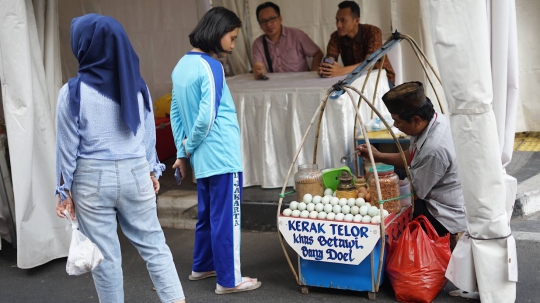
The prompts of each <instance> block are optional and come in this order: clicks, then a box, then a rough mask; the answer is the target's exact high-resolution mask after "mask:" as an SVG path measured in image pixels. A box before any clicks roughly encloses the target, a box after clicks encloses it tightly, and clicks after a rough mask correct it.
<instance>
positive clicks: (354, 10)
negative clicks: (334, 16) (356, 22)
mask: <svg viewBox="0 0 540 303" xmlns="http://www.w3.org/2000/svg"><path fill="white" fill-rule="evenodd" d="M338 7H339V9H344V8H350V9H351V15H352V16H353V18H360V6H358V3H356V2H354V1H343V2H341V3H340V4H338Z"/></svg>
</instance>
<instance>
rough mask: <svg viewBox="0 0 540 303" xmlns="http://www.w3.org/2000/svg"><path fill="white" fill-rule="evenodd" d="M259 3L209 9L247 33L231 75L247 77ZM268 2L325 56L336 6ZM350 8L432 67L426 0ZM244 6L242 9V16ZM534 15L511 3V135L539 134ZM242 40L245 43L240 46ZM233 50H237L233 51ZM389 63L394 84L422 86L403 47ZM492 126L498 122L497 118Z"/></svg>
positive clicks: (220, 0)
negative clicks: (515, 71) (407, 39)
mask: <svg viewBox="0 0 540 303" xmlns="http://www.w3.org/2000/svg"><path fill="white" fill-rule="evenodd" d="M263 2H265V0H213V4H214V6H216V5H223V6H225V7H227V8H229V9H231V10H233V11H235V12H236V13H237V14H238V15H239V16H240V18H241V19H242V21H243V22H244V24H249V27H250V29H251V30H250V31H246V30H245V27H244V31H243V32H242V34H241V35H240V37H239V40H237V46H236V50H235V53H233V55H232V60H231V61H232V65H233V69H234V71H235V74H240V73H247V72H249V70H250V67H251V42H252V41H253V40H254V39H255V38H257V37H258V36H259V35H261V34H262V31H261V29H260V27H259V25H258V23H257V18H256V16H255V9H256V8H257V5H259V4H261V3H263ZM273 2H275V3H276V4H278V5H279V6H280V8H281V14H282V16H283V24H284V25H285V26H291V27H297V28H300V29H302V30H304V31H305V32H306V33H307V34H308V35H309V36H310V37H311V39H313V41H315V43H316V44H317V45H319V47H321V49H322V50H323V53H326V44H327V43H328V40H329V38H330V34H331V33H332V32H333V31H334V30H335V22H334V17H335V14H336V11H337V4H338V3H339V2H341V1H340V0H316V1H311V0H302V1H285V0H275V1H273ZM356 2H358V4H359V5H360V9H361V14H362V16H361V19H360V22H362V23H369V24H373V25H376V26H378V27H379V28H381V30H382V32H383V39H386V38H387V37H388V36H390V33H391V32H392V31H393V30H398V31H399V32H401V33H404V34H408V35H410V36H411V37H412V38H413V39H415V40H416V41H417V42H418V44H419V45H420V46H421V47H422V49H423V50H424V52H425V53H426V55H427V56H428V58H429V59H430V61H431V62H432V63H435V62H436V61H435V57H434V53H433V46H432V41H431V38H430V36H431V35H430V33H429V27H428V23H427V18H426V13H427V9H426V8H427V3H428V1H427V0H408V1H398V0H379V1H371V0H357V1H356ZM502 2H505V1H502ZM246 6H247V7H248V9H247V14H246V11H245V7H246ZM239 8H242V9H239ZM298 12H302V13H301V14H300V13H298ZM539 15H540V2H538V1H535V0H516V16H517V18H516V21H517V30H518V36H517V38H518V40H517V45H518V48H519V55H520V58H521V60H520V62H519V75H520V77H519V79H520V80H519V87H520V98H519V101H518V104H517V105H516V106H517V108H516V131H518V132H522V131H540V119H538V117H539V116H540V105H539V104H538V102H537V101H536V100H538V98H539V97H540V96H539V94H540V92H538V90H537V89H536V86H537V85H536V83H538V81H540V59H539V58H540V47H538V45H537V43H535V41H536V36H537V30H536V29H537V28H539V27H540V18H539V17H538V16H539ZM390 24H391V27H390ZM250 33H251V35H250ZM245 39H248V40H249V41H248V42H247V43H246V41H244V40H245ZM239 45H241V48H242V50H240V49H239ZM245 54H247V56H246V55H245ZM389 57H390V58H391V62H392V65H393V67H394V70H395V72H396V79H397V81H396V84H399V83H402V82H406V81H413V80H419V81H422V82H424V83H427V79H426V78H425V76H424V74H423V71H422V69H421V67H420V65H419V64H418V62H417V59H416V57H415V55H414V53H413V51H412V50H411V48H410V47H409V46H408V45H406V43H403V45H400V46H398V47H397V48H395V51H394V50H393V51H392V54H390V55H389ZM436 68H437V67H436ZM436 89H437V92H439V96H440V97H441V98H442V102H443V106H444V104H445V103H446V102H445V99H444V98H445V96H444V93H442V89H441V86H440V85H438V84H436ZM439 89H440V90H439ZM427 95H428V97H429V98H431V99H432V100H435V95H434V93H433V91H432V90H431V88H429V89H428V91H427ZM437 110H439V109H437ZM497 121H499V119H498V118H497Z"/></svg>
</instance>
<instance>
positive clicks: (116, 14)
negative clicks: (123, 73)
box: [58, 0, 210, 101]
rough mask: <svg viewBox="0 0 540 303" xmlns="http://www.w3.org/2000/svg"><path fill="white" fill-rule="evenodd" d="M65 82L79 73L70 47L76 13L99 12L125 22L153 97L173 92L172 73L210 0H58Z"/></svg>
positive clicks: (189, 47)
mask: <svg viewBox="0 0 540 303" xmlns="http://www.w3.org/2000/svg"><path fill="white" fill-rule="evenodd" d="M58 3H59V5H58V15H59V23H60V38H61V40H60V50H61V58H62V71H63V83H65V82H67V80H68V79H69V78H71V77H73V76H75V75H76V73H77V68H78V63H77V60H76V59H75V57H74V56H73V53H72V51H71V44H70V43H71V42H70V41H71V39H70V28H71V20H72V19H73V18H75V17H78V16H81V15H84V14H89V13H98V14H102V15H107V16H111V17H113V18H115V19H116V20H118V22H120V23H121V24H122V26H123V27H124V29H125V30H126V33H127V34H128V36H129V40H130V41H131V44H132V45H133V48H134V49H135V52H137V55H138V56H139V59H140V60H139V61H140V65H141V74H142V76H143V78H144V80H145V81H146V84H147V85H148V88H149V90H150V94H151V95H152V99H153V100H154V101H155V100H156V99H157V98H159V97H161V96H163V95H165V94H169V93H171V88H172V82H171V73H172V70H173V68H174V66H175V65H176V63H177V62H178V60H179V59H180V57H182V56H183V55H184V54H185V53H186V52H188V51H189V50H190V49H192V46H191V44H190V43H189V33H191V31H192V30H193V29H194V28H195V26H196V25H197V22H198V21H199V19H200V18H201V17H202V16H203V15H204V13H205V12H206V11H207V10H208V9H209V7H210V3H209V1H208V0H184V1H154V0H140V1H131V0H113V1H111V0H58Z"/></svg>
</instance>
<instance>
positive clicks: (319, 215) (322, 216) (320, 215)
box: [317, 211, 326, 219]
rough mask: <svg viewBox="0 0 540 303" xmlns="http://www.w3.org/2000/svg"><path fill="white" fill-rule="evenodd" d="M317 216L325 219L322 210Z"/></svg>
mask: <svg viewBox="0 0 540 303" xmlns="http://www.w3.org/2000/svg"><path fill="white" fill-rule="evenodd" d="M317 218H319V219H326V213H325V212H324V211H321V212H320V213H318V214H317Z"/></svg>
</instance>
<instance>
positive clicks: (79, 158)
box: [56, 14, 185, 303]
mask: <svg viewBox="0 0 540 303" xmlns="http://www.w3.org/2000/svg"><path fill="white" fill-rule="evenodd" d="M71 48H72V50H73V54H74V55H75V57H76V58H77V60H78V61H79V70H78V72H77V76H76V77H74V78H72V79H70V80H69V82H68V83H67V84H66V85H64V86H63V87H62V89H61V90H60V92H59V96H58V106H57V143H56V179H57V187H56V194H57V195H58V204H57V207H56V211H57V214H58V216H59V217H64V214H63V211H64V210H67V211H68V212H70V213H71V215H72V216H74V215H75V214H76V217H77V220H78V222H79V227H80V230H81V231H82V233H83V234H85V235H86V236H87V237H88V238H89V239H90V240H91V241H92V242H94V243H95V244H96V245H97V246H98V247H99V249H100V250H101V252H102V253H103V256H104V260H103V261H102V263H101V264H100V265H99V266H98V267H96V268H95V269H94V270H93V271H92V277H93V278H94V284H95V286H96V290H97V293H98V295H99V300H100V302H107V303H111V302H124V290H123V276H122V261H121V251H120V243H119V240H118V234H117V218H118V222H119V223H120V227H121V228H122V232H123V233H124V235H126V237H127V238H128V239H129V240H130V242H131V243H132V244H133V245H134V246H135V247H136V248H137V250H138V251H139V254H140V255H141V257H142V258H143V259H144V260H145V262H146V265H147V268H148V271H149V273H150V277H151V278H152V281H153V283H154V286H155V288H156V290H157V294H158V296H159V298H160V300H161V302H167V303H169V302H185V301H184V298H185V297H184V292H183V290H182V285H181V284H180V280H179V279H178V274H177V272H176V267H175V265H174V262H173V258H172V254H171V251H170V249H169V247H168V246H167V244H166V243H165V236H164V234H163V230H162V229H161V226H160V224H159V221H158V217H157V212H156V194H157V192H158V190H159V182H158V178H159V177H160V176H161V172H162V171H163V170H164V169H165V167H164V165H163V164H161V163H160V162H159V160H158V159H157V155H156V149H155V143H156V137H155V124H154V115H153V111H152V103H151V99H150V95H149V92H148V88H147V87H146V83H145V82H144V80H143V79H142V77H141V75H140V72H139V58H138V57H137V55H136V54H135V51H134V50H133V47H132V46H131V43H130V42H129V39H128V37H127V35H126V33H125V31H124V29H123V27H122V25H120V23H118V21H116V20H115V19H113V18H111V17H106V16H101V15H97V14H88V15H85V16H82V17H79V18H75V19H73V21H72V22H71Z"/></svg>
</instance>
